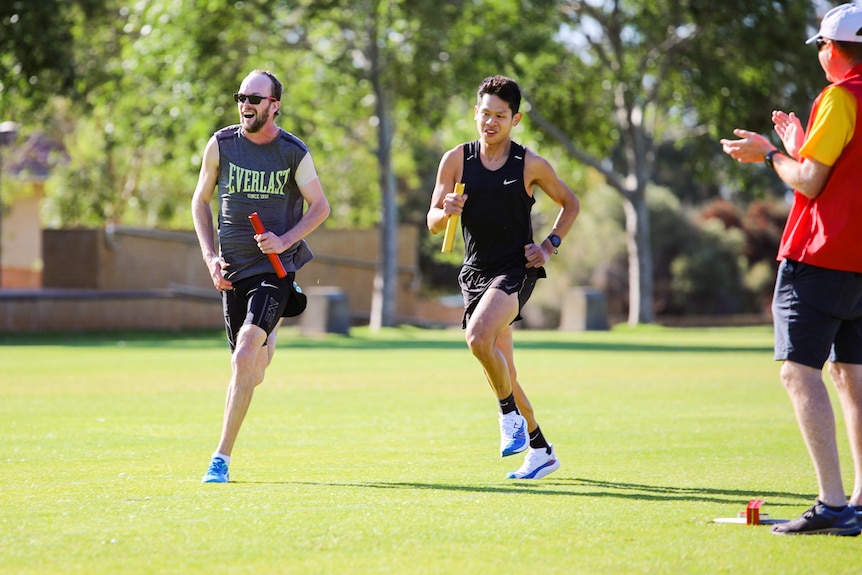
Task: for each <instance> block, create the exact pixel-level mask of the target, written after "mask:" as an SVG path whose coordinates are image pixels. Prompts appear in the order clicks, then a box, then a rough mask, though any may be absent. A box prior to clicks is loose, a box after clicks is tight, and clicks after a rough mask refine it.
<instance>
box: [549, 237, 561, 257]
mask: <svg viewBox="0 0 862 575" xmlns="http://www.w3.org/2000/svg"><path fill="white" fill-rule="evenodd" d="M548 241H549V242H551V245H552V246H554V253H555V254H556V253H558V252H557V248H559V247H560V244H562V243H563V240H562V238H560V236H558V235H557V234H551V235H549V236H548Z"/></svg>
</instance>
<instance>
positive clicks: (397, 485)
mask: <svg viewBox="0 0 862 575" xmlns="http://www.w3.org/2000/svg"><path fill="white" fill-rule="evenodd" d="M237 483H243V482H237ZM249 483H255V482H249ZM278 483H280V482H276V484H278ZM283 484H285V485H309V486H315V485H319V486H327V487H355V488H371V489H406V490H410V489H419V490H424V489H429V490H435V491H460V492H472V493H500V494H519V495H525V494H530V495H554V496H569V497H594V498H614V499H628V500H632V501H652V502H661V501H700V502H705V503H721V504H734V505H742V506H743V507H744V506H745V505H746V504H747V503H748V502H749V501H751V500H752V499H767V500H769V505H770V507H795V506H798V505H800V504H804V503H808V502H811V501H813V500H814V499H815V498H816V495H814V494H801V493H788V492H784V491H757V492H752V491H743V490H736V489H714V488H709V487H671V486H663V485H646V484H641V483H618V482H613V481H601V480H593V479H583V478H577V477H573V478H557V479H550V480H544V481H542V482H541V483H532V482H512V483H511V484H510V485H507V486H494V485H456V484H449V483H419V482H400V481H396V482H389V481H368V482H355V483H328V482H313V481H312V482H302V481H299V482H297V481H289V482H284V483H283ZM775 498H777V499H783V500H787V499H790V500H798V502H791V503H780V502H775V501H773V499H775Z"/></svg>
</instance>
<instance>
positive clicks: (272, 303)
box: [222, 272, 296, 351]
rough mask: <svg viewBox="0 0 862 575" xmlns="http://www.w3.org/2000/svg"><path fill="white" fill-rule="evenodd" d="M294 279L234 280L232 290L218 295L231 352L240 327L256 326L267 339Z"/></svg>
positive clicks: (271, 276) (269, 276)
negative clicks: (220, 300)
mask: <svg viewBox="0 0 862 575" xmlns="http://www.w3.org/2000/svg"><path fill="white" fill-rule="evenodd" d="M295 276H296V274H295V273H293V272H290V273H288V274H287V275H286V276H285V277H283V278H279V277H278V276H277V275H275V274H274V273H272V274H261V275H257V276H252V277H249V278H244V279H241V280H238V281H235V282H233V289H230V290H225V291H223V292H222V308H223V310H224V326H225V331H226V332H227V341H228V343H229V344H230V349H231V351H233V350H234V349H235V348H236V337H237V334H238V333H239V330H240V328H242V326H244V325H256V326H258V327H259V328H261V329H262V330H264V331H265V332H266V335H267V336H268V335H269V334H271V333H272V331H273V330H274V329H275V328H276V326H277V325H278V321H279V320H280V319H281V316H282V313H283V312H284V309H285V307H286V306H287V302H288V300H289V299H290V298H291V295H292V294H293V280H294V277H295ZM264 345H266V342H264Z"/></svg>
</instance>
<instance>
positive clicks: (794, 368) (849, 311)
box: [721, 4, 862, 536]
mask: <svg viewBox="0 0 862 575" xmlns="http://www.w3.org/2000/svg"><path fill="white" fill-rule="evenodd" d="M808 43H809V44H811V43H816V44H817V48H818V54H817V58H818V59H819V61H820V65H821V67H822V68H823V71H824V72H825V73H826V78H827V79H828V80H829V81H830V82H832V84H830V85H829V86H827V87H826V88H825V89H824V90H823V91H822V92H821V93H820V95H819V96H818V97H817V99H816V100H815V101H814V105H813V106H812V109H811V115H810V118H809V120H808V129H807V130H804V129H803V128H802V123H801V122H800V120H799V119H798V118H797V117H796V115H795V114H793V113H791V114H787V113H785V112H781V111H775V112H773V113H772V121H773V123H774V124H775V131H776V133H777V134H778V136H779V137H780V138H781V142H782V144H783V146H784V150H780V149H778V148H776V147H775V146H774V145H772V143H771V142H770V141H769V140H768V139H767V138H766V137H765V136H762V135H760V134H755V133H753V132H749V131H747V130H734V134H735V135H736V136H738V137H739V138H740V139H738V140H721V144H722V146H723V148H724V151H725V152H726V153H727V154H729V155H730V156H731V157H732V158H734V159H736V160H738V161H740V162H759V161H764V162H765V163H766V165H767V166H768V167H769V168H771V169H773V170H775V171H776V173H777V174H778V175H779V177H781V179H782V180H784V182H785V183H786V184H787V185H789V186H791V187H793V188H794V189H795V191H794V199H793V207H792V209H791V211H790V215H789V216H788V219H787V224H786V225H785V228H784V234H783V236H782V238H781V246H780V247H779V251H778V260H779V261H780V262H781V264H780V266H779V269H778V279H777V281H776V285H775V296H774V298H773V302H772V314H773V319H774V324H775V359H776V360H779V361H782V362H783V364H782V366H781V381H782V383H783V384H784V386H785V387H786V388H787V391H788V393H789V395H790V399H791V402H792V403H793V407H794V409H795V412H796V419H797V421H798V423H799V427H800V429H801V431H802V437H803V439H804V441H805V444H806V446H807V447H808V452H809V454H810V456H811V459H812V461H813V463H814V470H815V472H816V475H817V482H818V488H819V494H818V499H817V502H816V503H815V505H814V506H813V507H812V508H811V509H809V510H808V511H806V512H805V513H804V514H803V515H802V516H801V517H799V518H797V519H794V520H793V521H790V522H788V523H784V524H779V525H776V526H775V527H773V530H772V531H773V533H775V534H776V535H808V534H827V535H850V536H855V535H859V533H860V526H859V521H860V519H859V514H860V512H862V186H860V183H859V182H860V180H859V166H860V165H862V7H859V6H857V5H854V4H842V5H841V6H837V7H835V8H833V9H832V10H830V11H829V12H827V13H826V16H825V17H824V18H823V21H822V22H821V25H820V30H819V32H818V33H817V34H816V35H814V36H813V37H811V38H809V40H808ZM827 361H829V362H830V363H829V374H830V376H831V378H832V380H833V382H834V383H835V387H836V389H837V391H838V398H839V400H840V402H841V407H842V411H843V413H844V420H845V425H846V428H847V433H848V435H849V445H850V450H851V452H852V456H853V462H854V473H855V484H854V486H853V491H852V493H851V495H850V499H849V504H848V499H847V495H846V492H845V491H844V485H843V482H842V479H841V468H840V465H839V458H838V448H837V440H836V429H835V416H834V413H833V410H832V405H831V403H830V399H829V394H828V391H827V389H826V385H825V384H824V382H823V377H822V370H823V365H824V364H825V363H826V362H827Z"/></svg>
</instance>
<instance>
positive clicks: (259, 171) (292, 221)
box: [215, 125, 314, 281]
mask: <svg viewBox="0 0 862 575" xmlns="http://www.w3.org/2000/svg"><path fill="white" fill-rule="evenodd" d="M215 136H216V141H217V142H218V149H219V178H218V195H219V203H220V210H219V218H218V236H219V250H220V253H221V256H222V257H223V258H224V260H225V261H226V262H227V263H228V264H229V267H228V268H227V270H225V277H226V278H227V279H228V280H230V281H237V280H241V279H243V278H247V277H250V276H254V275H258V274H263V273H272V272H273V269H272V264H270V263H269V259H268V258H267V256H266V255H264V254H263V253H261V251H260V248H258V247H257V243H256V242H255V241H254V233H255V232H254V229H253V228H252V226H251V222H249V221H248V216H249V214H251V213H252V212H257V213H258V215H259V216H260V219H261V221H262V222H263V226H264V227H265V228H266V230H267V231H270V232H272V233H274V234H278V235H281V234H283V233H285V232H286V231H287V230H289V229H291V228H292V227H293V226H295V225H296V223H297V222H298V221H299V220H300V219H301V218H302V214H303V207H304V204H303V201H304V200H303V197H302V194H301V193H300V192H299V186H297V184H296V178H295V176H296V168H297V167H298V166H299V162H300V161H301V160H302V158H304V157H305V155H306V154H307V153H308V148H307V147H306V146H305V144H304V143H303V142H302V141H301V140H300V139H299V138H297V137H296V136H294V135H293V134H290V133H288V132H286V131H284V130H281V134H280V135H279V136H278V137H277V138H275V139H274V140H273V141H272V142H269V143H267V144H263V145H258V144H255V143H253V142H251V141H249V140H248V139H247V138H246V137H245V136H243V134H242V130H241V129H240V126H239V125H234V126H228V127H226V128H222V129H221V130H219V131H218V132H216V133H215ZM279 257H280V258H281V262H282V263H283V264H284V269H285V270H287V271H288V272H295V271H296V270H298V269H299V268H301V267H302V266H303V265H305V264H306V263H308V262H309V261H311V259H312V258H313V257H314V254H312V253H311V250H310V249H309V248H308V245H307V244H306V243H305V240H300V241H298V242H297V243H295V244H293V245H292V246H290V247H289V248H288V249H286V250H285V251H284V252H282V253H281V254H280V256H279Z"/></svg>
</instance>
